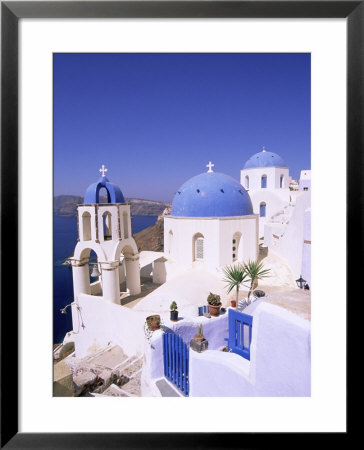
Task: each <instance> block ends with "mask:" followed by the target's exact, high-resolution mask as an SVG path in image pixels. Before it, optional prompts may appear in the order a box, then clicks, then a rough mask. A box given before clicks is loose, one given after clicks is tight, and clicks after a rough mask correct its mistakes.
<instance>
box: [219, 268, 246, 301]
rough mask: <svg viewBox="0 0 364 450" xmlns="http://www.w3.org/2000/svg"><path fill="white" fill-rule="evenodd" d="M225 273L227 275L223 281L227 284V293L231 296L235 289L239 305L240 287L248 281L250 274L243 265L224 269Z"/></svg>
mask: <svg viewBox="0 0 364 450" xmlns="http://www.w3.org/2000/svg"><path fill="white" fill-rule="evenodd" d="M223 272H224V275H225V278H224V279H223V281H224V282H225V283H226V284H227V286H226V287H227V293H228V294H230V292H231V291H232V290H233V289H234V288H235V289H236V304H238V300H239V289H240V285H241V284H242V283H243V282H244V281H247V278H248V272H247V271H246V269H245V267H244V266H243V265H241V264H238V265H231V266H226V267H224V268H223Z"/></svg>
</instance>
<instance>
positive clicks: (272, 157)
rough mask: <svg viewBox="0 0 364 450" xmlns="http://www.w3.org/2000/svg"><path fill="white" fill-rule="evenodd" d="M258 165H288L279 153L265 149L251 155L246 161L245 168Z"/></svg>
mask: <svg viewBox="0 0 364 450" xmlns="http://www.w3.org/2000/svg"><path fill="white" fill-rule="evenodd" d="M256 167H287V165H286V163H285V162H284V161H283V159H282V158H281V157H280V156H279V155H277V153H273V152H267V151H266V150H264V149H263V151H261V152H259V153H256V154H255V155H253V156H251V157H250V158H249V159H248V161H247V162H246V163H245V166H244V169H253V168H256Z"/></svg>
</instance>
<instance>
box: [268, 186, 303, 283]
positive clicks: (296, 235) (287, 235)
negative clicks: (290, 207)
mask: <svg viewBox="0 0 364 450" xmlns="http://www.w3.org/2000/svg"><path fill="white" fill-rule="evenodd" d="M310 204H311V199H310V193H309V192H304V193H302V195H300V196H298V197H297V199H296V205H295V210H294V212H293V214H292V216H291V218H290V221H289V224H288V225H286V226H284V227H280V228H279V231H280V233H279V234H278V233H277V231H278V228H277V226H276V224H269V223H266V224H265V228H264V230H265V231H264V243H265V245H266V246H268V248H269V251H270V252H273V253H275V254H277V255H278V256H280V257H281V258H283V259H284V260H285V261H286V262H287V263H288V265H289V266H290V268H291V270H292V273H293V276H294V277H295V278H298V277H299V276H300V274H301V269H302V252H303V241H304V237H303V230H304V214H305V210H306V209H307V208H308V207H309V206H310ZM282 234H283V235H282ZM274 235H276V236H279V237H278V238H277V237H274Z"/></svg>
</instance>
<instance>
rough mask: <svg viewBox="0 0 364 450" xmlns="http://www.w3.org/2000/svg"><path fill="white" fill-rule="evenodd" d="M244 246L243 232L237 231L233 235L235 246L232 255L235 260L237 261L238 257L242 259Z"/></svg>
mask: <svg viewBox="0 0 364 450" xmlns="http://www.w3.org/2000/svg"><path fill="white" fill-rule="evenodd" d="M241 252H242V246H241V233H240V231H237V232H236V233H235V234H234V236H233V247H232V256H233V262H234V261H236V260H237V259H238V258H239V259H240V260H241V259H242V255H241Z"/></svg>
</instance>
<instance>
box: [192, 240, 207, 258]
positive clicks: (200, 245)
mask: <svg viewBox="0 0 364 450" xmlns="http://www.w3.org/2000/svg"><path fill="white" fill-rule="evenodd" d="M193 247H194V248H193V257H194V261H203V259H204V256H205V255H204V237H203V235H202V234H201V233H197V234H195V236H194V238H193Z"/></svg>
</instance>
